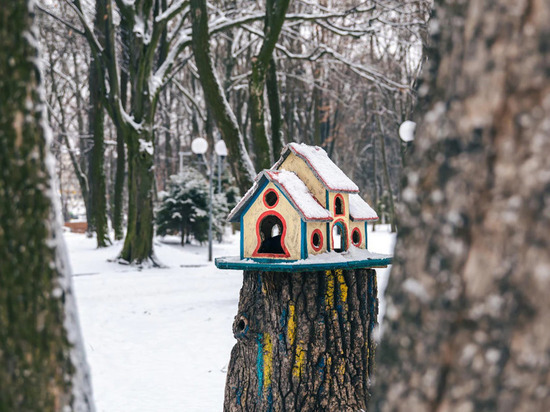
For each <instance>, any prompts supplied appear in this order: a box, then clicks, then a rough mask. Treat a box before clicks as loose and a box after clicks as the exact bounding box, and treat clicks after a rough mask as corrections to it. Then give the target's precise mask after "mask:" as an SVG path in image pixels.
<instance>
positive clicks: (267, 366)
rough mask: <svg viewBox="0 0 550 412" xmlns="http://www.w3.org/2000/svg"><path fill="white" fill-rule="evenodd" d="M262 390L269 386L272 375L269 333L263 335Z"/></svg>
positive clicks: (271, 346) (271, 347) (271, 350)
mask: <svg viewBox="0 0 550 412" xmlns="http://www.w3.org/2000/svg"><path fill="white" fill-rule="evenodd" d="M263 346H264V347H263V352H264V388H265V387H269V386H271V376H272V374H273V344H272V343H271V336H270V335H269V333H266V334H265V335H264V342H263Z"/></svg>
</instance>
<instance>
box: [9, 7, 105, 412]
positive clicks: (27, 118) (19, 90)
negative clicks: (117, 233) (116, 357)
mask: <svg viewBox="0 0 550 412" xmlns="http://www.w3.org/2000/svg"><path fill="white" fill-rule="evenodd" d="M29 3H32V2H27V1H10V2H5V3H4V4H3V5H2V7H1V8H0V22H1V24H0V96H3V98H2V99H1V100H0V174H1V178H0V365H2V366H1V367H0V410H1V411H66V410H71V411H93V410H94V407H93V404H92V394H91V387H90V382H89V375H88V372H87V366H86V362H85V359H84V348H83V345H82V341H81V338H80V329H79V325H78V317H77V313H76V307H75V302H74V297H73V295H72V291H71V279H70V270H69V266H68V257H67V255H66V252H65V249H64V243H63V238H62V233H61V230H60V222H59V220H58V219H59V215H58V213H57V212H59V210H58V209H57V210H56V208H55V207H54V206H53V202H54V200H55V199H56V197H57V195H58V193H57V191H56V189H55V188H54V185H53V184H52V176H53V175H54V169H53V162H54V160H53V157H52V155H51V154H50V153H49V147H48V145H49V144H50V139H49V137H48V131H49V130H48V129H47V126H46V116H45V113H44V110H45V105H44V103H43V97H42V94H41V92H40V87H41V86H40V74H39V71H38V68H37V66H36V63H37V62H38V61H39V58H38V55H37V50H36V45H37V44H38V39H37V35H36V31H35V30H34V28H33V14H32V13H33V12H32V9H33V7H32V5H31V4H29Z"/></svg>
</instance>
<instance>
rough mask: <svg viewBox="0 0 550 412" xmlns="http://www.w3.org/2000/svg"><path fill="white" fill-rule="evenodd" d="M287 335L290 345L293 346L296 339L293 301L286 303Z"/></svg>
mask: <svg viewBox="0 0 550 412" xmlns="http://www.w3.org/2000/svg"><path fill="white" fill-rule="evenodd" d="M287 336H288V342H289V343H290V346H293V345H294V340H295V339H296V308H295V306H294V304H293V303H289V305H288V327H287Z"/></svg>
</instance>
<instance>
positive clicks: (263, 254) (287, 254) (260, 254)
mask: <svg viewBox="0 0 550 412" xmlns="http://www.w3.org/2000/svg"><path fill="white" fill-rule="evenodd" d="M267 216H276V217H278V218H279V220H280V221H281V223H282V225H283V231H282V233H281V247H282V248H283V251H284V252H285V253H284V254H280V253H258V250H259V249H260V246H261V245H262V237H261V235H260V224H261V223H262V220H264V218H266V217H267ZM241 230H242V229H241ZM285 236H286V222H285V219H284V218H283V217H282V216H281V215H280V214H279V213H277V212H275V211H274V210H268V211H267V212H264V213H262V214H261V215H260V217H259V218H258V220H257V221H256V239H257V245H256V249H255V250H254V253H252V257H272V258H287V257H290V252H289V251H288V249H287V248H286V245H285Z"/></svg>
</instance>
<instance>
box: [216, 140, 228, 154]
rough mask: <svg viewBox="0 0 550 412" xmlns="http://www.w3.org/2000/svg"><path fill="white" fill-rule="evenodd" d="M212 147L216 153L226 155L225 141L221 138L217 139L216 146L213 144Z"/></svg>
mask: <svg viewBox="0 0 550 412" xmlns="http://www.w3.org/2000/svg"><path fill="white" fill-rule="evenodd" d="M214 149H215V150H216V154H217V155H218V156H227V146H226V145H225V142H224V141H223V140H219V141H218V142H216V146H214Z"/></svg>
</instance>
